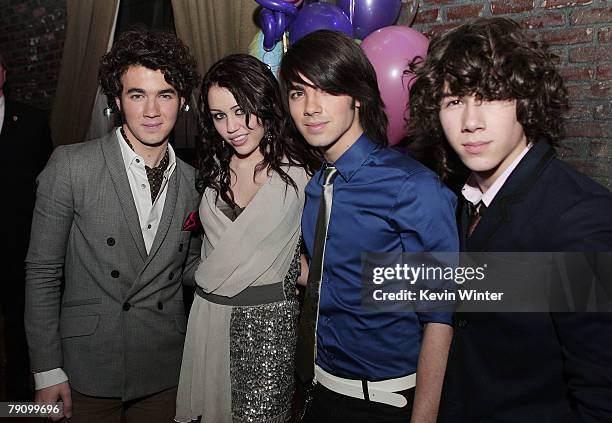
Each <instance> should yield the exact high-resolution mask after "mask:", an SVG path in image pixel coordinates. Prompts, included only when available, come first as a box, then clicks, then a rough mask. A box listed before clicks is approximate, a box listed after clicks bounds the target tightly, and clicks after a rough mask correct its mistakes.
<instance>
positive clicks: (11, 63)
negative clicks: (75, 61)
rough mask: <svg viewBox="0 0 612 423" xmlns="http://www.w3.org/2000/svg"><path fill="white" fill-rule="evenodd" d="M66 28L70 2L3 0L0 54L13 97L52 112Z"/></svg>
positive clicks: (1, 0)
mask: <svg viewBox="0 0 612 423" xmlns="http://www.w3.org/2000/svg"><path fill="white" fill-rule="evenodd" d="M65 29H66V0H0V51H2V54H3V55H4V58H5V60H6V62H7V73H8V75H7V85H8V86H9V90H10V95H11V97H12V98H14V99H16V100H20V101H22V102H24V103H27V104H31V105H33V106H36V107H39V108H41V109H43V110H50V109H51V107H52V106H53V97H54V95H55V87H56V85H57V76H58V72H59V67H60V62H61V60H62V49H63V47H64V37H65Z"/></svg>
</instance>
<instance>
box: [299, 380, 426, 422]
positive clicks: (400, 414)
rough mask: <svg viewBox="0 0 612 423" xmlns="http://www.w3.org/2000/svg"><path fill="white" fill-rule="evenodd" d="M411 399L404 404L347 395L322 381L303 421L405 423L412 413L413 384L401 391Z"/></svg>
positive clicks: (315, 389) (314, 392) (309, 403)
mask: <svg viewBox="0 0 612 423" xmlns="http://www.w3.org/2000/svg"><path fill="white" fill-rule="evenodd" d="M398 394H402V395H403V396H405V397H406V399H407V400H408V404H406V405H405V406H404V407H402V408H398V407H394V406H392V405H387V404H382V403H379V402H374V401H366V400H362V399H358V398H353V397H347V396H346V395H342V394H338V393H336V392H333V391H330V390H329V389H327V388H326V387H324V386H323V385H321V384H320V383H319V384H317V386H316V387H315V388H314V390H313V393H312V398H311V399H310V401H309V402H308V404H307V405H306V410H305V414H304V417H303V418H302V422H306V423H327V422H330V423H332V422H333V423H344V422H346V423H361V422H363V423H375V422H384V423H395V422H398V423H399V422H402V423H406V422H409V421H410V416H411V415H412V403H413V402H414V388H412V389H408V390H406V391H401V392H398Z"/></svg>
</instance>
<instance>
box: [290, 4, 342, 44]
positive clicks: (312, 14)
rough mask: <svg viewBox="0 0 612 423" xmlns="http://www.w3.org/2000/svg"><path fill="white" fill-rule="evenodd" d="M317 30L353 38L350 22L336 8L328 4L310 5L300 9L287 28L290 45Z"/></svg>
mask: <svg viewBox="0 0 612 423" xmlns="http://www.w3.org/2000/svg"><path fill="white" fill-rule="evenodd" d="M319 29H330V30H332V31H339V32H343V33H345V34H346V35H348V36H349V37H351V38H353V27H352V26H351V21H349V18H348V17H347V16H346V15H345V14H344V12H343V11H342V10H340V9H339V8H338V7H336V6H334V5H332V4H328V3H311V4H306V5H304V6H303V7H302V10H300V12H299V13H298V15H297V17H296V18H295V20H294V21H293V23H292V24H291V27H290V28H289V42H291V43H292V44H293V43H295V42H296V41H297V40H299V39H300V38H302V37H303V36H305V35H308V34H310V33H311V32H314V31H316V30H319Z"/></svg>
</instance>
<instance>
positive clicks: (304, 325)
mask: <svg viewBox="0 0 612 423" xmlns="http://www.w3.org/2000/svg"><path fill="white" fill-rule="evenodd" d="M337 172H338V171H337V169H336V168H335V167H328V168H326V169H325V171H324V174H323V178H324V184H323V192H322V195H321V202H320V203H319V212H318V214H317V225H316V228H315V238H314V247H313V253H312V260H311V261H310V269H309V271H308V284H307V285H306V294H305V297H304V305H303V308H302V315H301V317H300V325H299V330H298V339H297V346H296V352H295V361H296V368H295V371H296V373H297V375H298V377H299V378H300V380H301V381H302V382H304V383H307V382H310V381H311V380H312V379H313V377H314V361H315V357H316V351H317V342H316V336H317V334H316V329H317V319H318V317H319V294H320V291H321V277H322V275H323V259H324V255H325V240H326V238H327V226H328V225H329V216H330V214H331V208H332V196H333V193H334V186H333V184H332V183H333V180H334V177H335V176H336V174H337Z"/></svg>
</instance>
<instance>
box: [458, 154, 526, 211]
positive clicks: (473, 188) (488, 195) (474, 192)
mask: <svg viewBox="0 0 612 423" xmlns="http://www.w3.org/2000/svg"><path fill="white" fill-rule="evenodd" d="M532 145H533V143H529V144H527V147H525V148H524V149H523V151H521V154H519V155H518V156H517V157H516V158H515V159H514V161H513V162H512V163H510V166H508V168H507V169H506V170H504V173H502V174H501V175H499V177H498V178H497V179H496V180H495V182H493V184H491V186H490V187H489V189H488V190H487V192H485V193H484V194H483V193H482V191H481V190H480V187H479V186H478V183H477V182H476V178H475V177H474V173H472V174H471V175H470V177H469V178H468V180H467V181H466V183H465V185H464V186H463V188H462V189H461V194H462V195H463V197H464V198H465V199H466V200H468V201H469V202H470V203H472V204H474V205H476V204H478V203H480V202H481V201H482V202H483V203H484V205H485V206H487V207H489V205H490V204H491V203H492V202H493V199H494V198H495V196H496V195H497V193H498V192H499V190H500V189H501V188H502V187H503V186H504V184H505V183H506V180H507V179H508V178H509V177H510V174H512V172H513V171H514V169H516V167H517V166H518V164H519V163H520V162H521V160H522V159H523V157H525V155H526V154H527V152H528V151H529V149H530V148H531V146H532Z"/></svg>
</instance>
